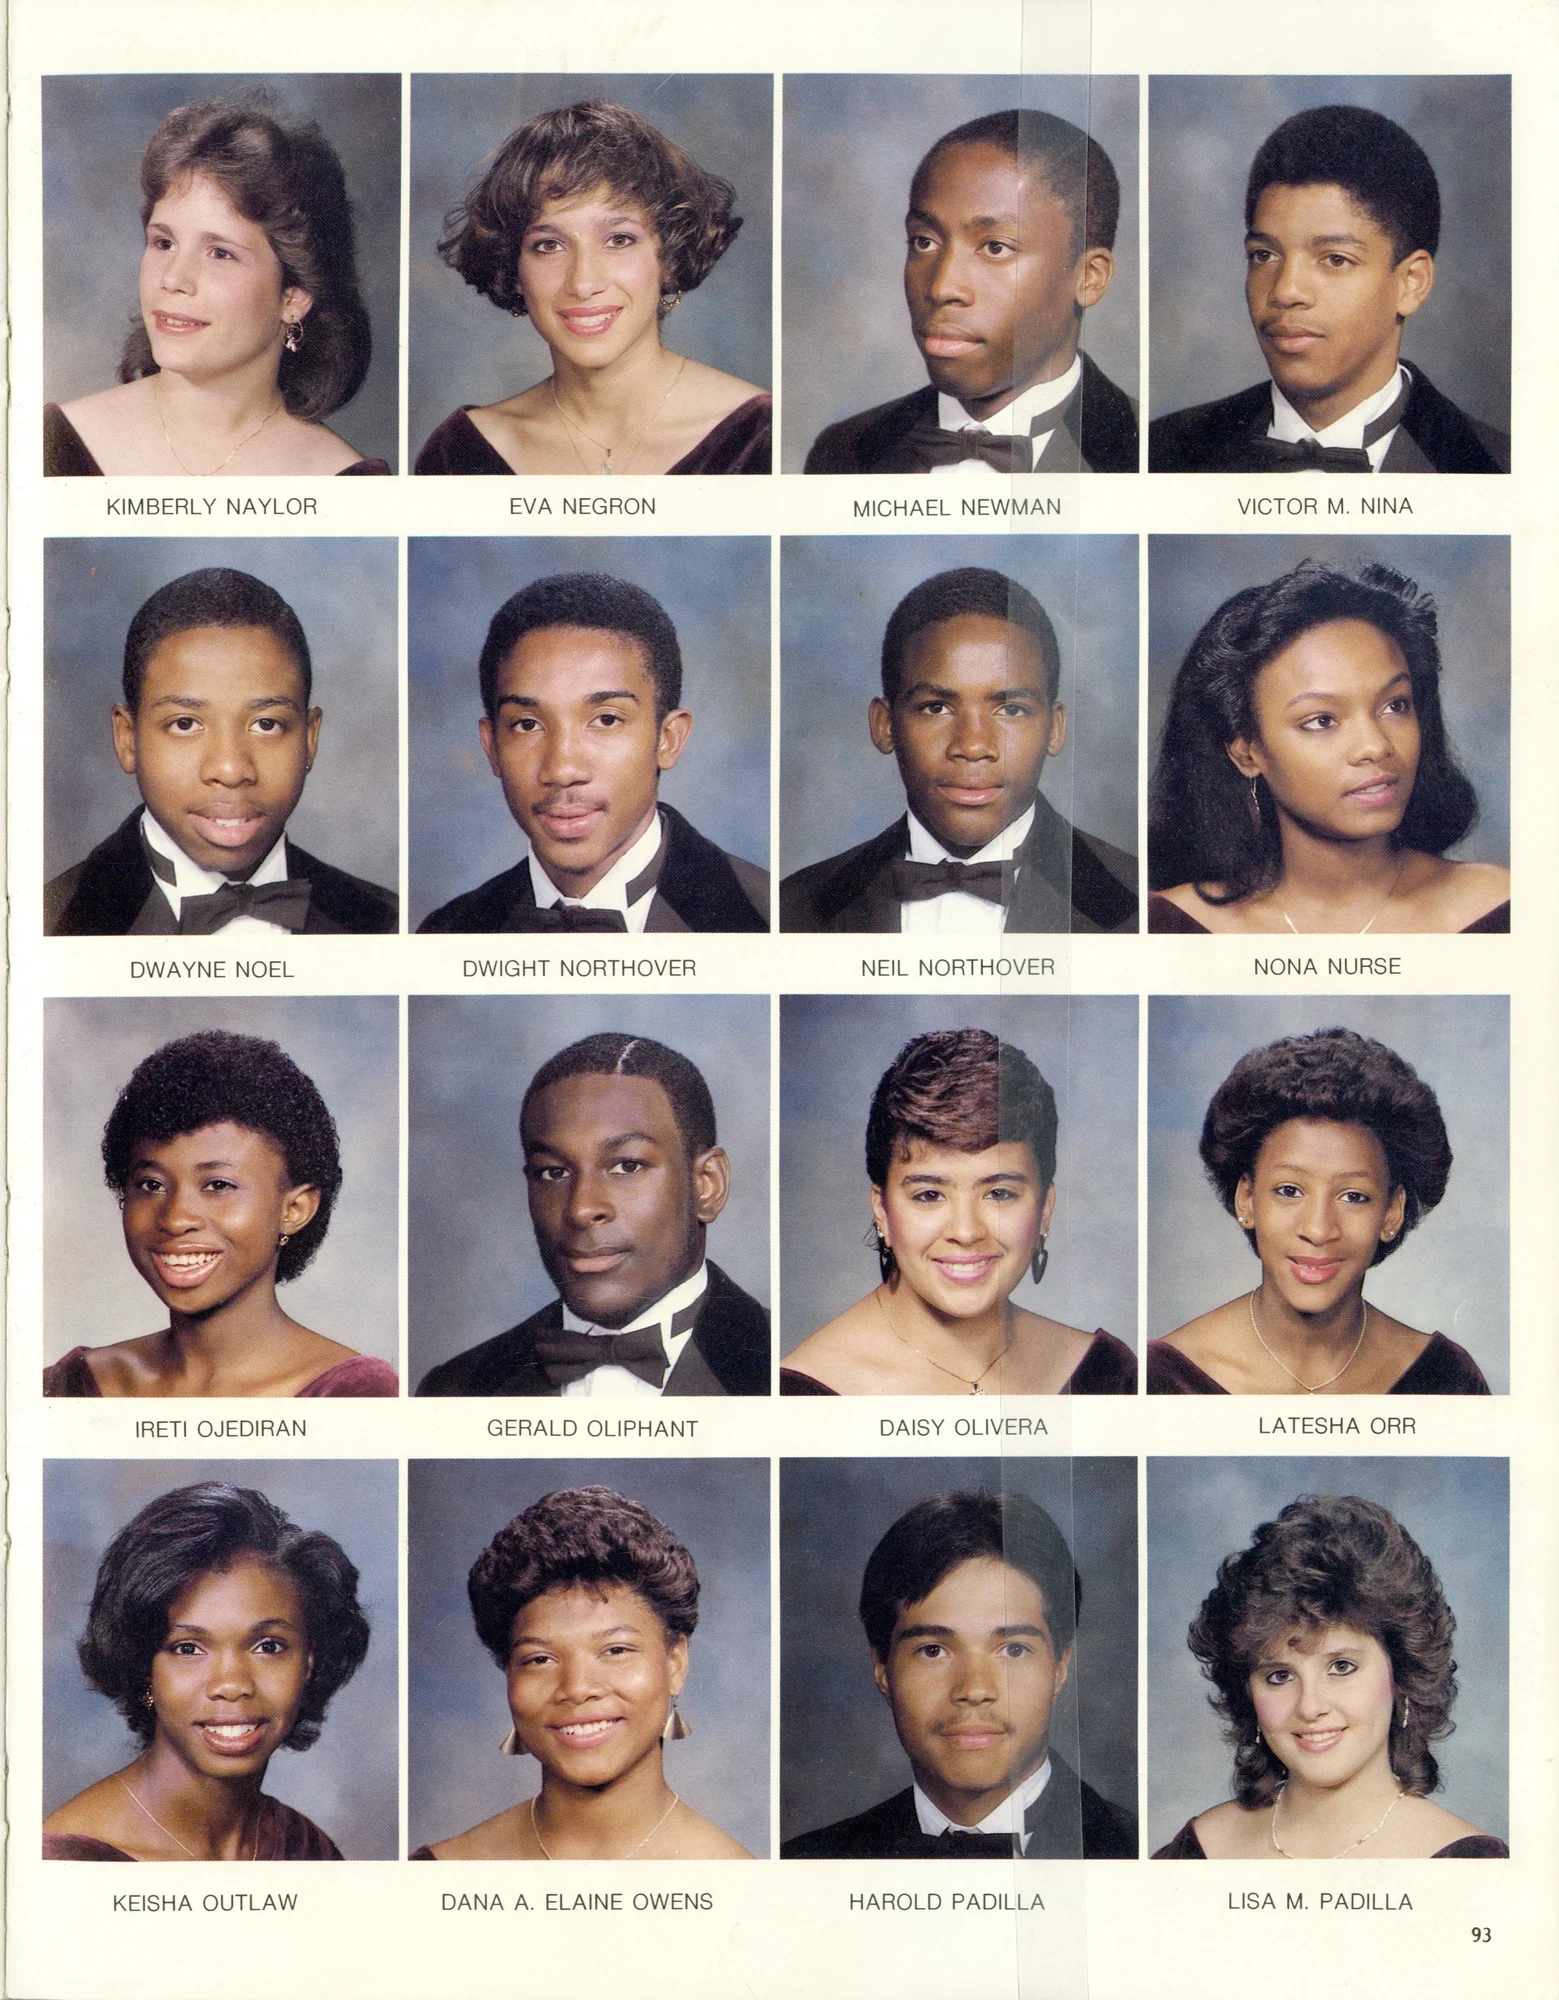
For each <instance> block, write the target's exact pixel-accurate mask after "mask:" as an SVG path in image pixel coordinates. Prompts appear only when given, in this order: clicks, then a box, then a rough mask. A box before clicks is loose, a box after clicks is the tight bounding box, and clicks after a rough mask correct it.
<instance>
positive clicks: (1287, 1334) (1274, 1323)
mask: <svg viewBox="0 0 1559 2000" xmlns="http://www.w3.org/2000/svg"><path fill="white" fill-rule="evenodd" d="M1256 1317H1257V1320H1258V1321H1259V1323H1260V1326H1261V1337H1262V1339H1263V1340H1264V1341H1265V1342H1266V1343H1267V1345H1268V1346H1269V1347H1272V1348H1276V1350H1277V1351H1278V1353H1280V1354H1285V1355H1286V1356H1287V1358H1288V1359H1289V1360H1291V1361H1295V1360H1300V1359H1302V1358H1304V1357H1310V1358H1312V1359H1314V1358H1317V1357H1322V1356H1329V1355H1333V1354H1335V1355H1336V1357H1337V1358H1338V1360H1341V1359H1342V1357H1343V1356H1344V1355H1345V1354H1347V1352H1348V1351H1349V1349H1350V1348H1351V1347H1353V1345H1354V1344H1355V1342H1356V1341H1357V1340H1358V1338H1359V1333H1360V1330H1361V1328H1362V1326H1363V1323H1364V1287H1363V1285H1362V1284H1360V1285H1358V1286H1357V1287H1355V1288H1353V1289H1351V1290H1349V1291H1347V1292H1345V1293H1344V1294H1343V1296H1342V1297H1341V1298H1340V1299H1339V1300H1338V1301H1337V1303H1336V1305H1334V1306H1328V1307H1326V1308H1325V1309H1324V1310H1322V1311H1319V1312H1313V1313H1305V1312H1298V1311H1296V1310H1295V1308H1294V1307H1293V1306H1291V1305H1290V1304H1289V1303H1288V1301H1287V1300H1286V1299H1285V1298H1284V1297H1283V1296H1282V1294H1281V1293H1280V1292H1279V1291H1278V1289H1277V1287H1276V1286H1275V1285H1270V1284H1268V1282H1267V1280H1266V1278H1265V1277H1263V1278H1262V1281H1261V1283H1260V1285H1259V1286H1258V1287H1257V1289H1256ZM1299 1372H1300V1373H1301V1374H1303V1373H1304V1372H1305V1371H1304V1370H1303V1368H1301V1369H1300V1371H1299Z"/></svg>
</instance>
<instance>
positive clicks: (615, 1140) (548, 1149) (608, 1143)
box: [525, 1132, 663, 1160]
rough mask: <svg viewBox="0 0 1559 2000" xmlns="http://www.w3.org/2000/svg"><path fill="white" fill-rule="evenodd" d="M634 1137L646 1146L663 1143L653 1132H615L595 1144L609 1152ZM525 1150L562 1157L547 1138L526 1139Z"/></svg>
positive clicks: (629, 1141) (560, 1149)
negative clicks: (608, 1137)
mask: <svg viewBox="0 0 1559 2000" xmlns="http://www.w3.org/2000/svg"><path fill="white" fill-rule="evenodd" d="M635 1139H637V1140H639V1141H640V1142H641V1144H643V1145H646V1146H659V1145H661V1144H662V1143H663V1142H662V1141H661V1140H659V1139H657V1138H656V1136H655V1134H654V1133H653V1132H617V1133H615V1134H614V1135H613V1136H612V1137H611V1138H610V1139H598V1140H597V1141H596V1144H597V1145H598V1146H599V1147H600V1149H601V1150H602V1151H603V1152H609V1151H610V1150H611V1148H612V1147H613V1146H627V1145H631V1144H632V1142H633V1141H634V1140H635ZM525 1150H526V1152H527V1153H551V1154H552V1155H553V1156H554V1157H555V1158H556V1159H560V1160H561V1159H562V1158H563V1157H564V1155H563V1149H562V1148H561V1147H560V1146H554V1145H553V1144H552V1143H551V1142H550V1141H549V1140H547V1139H531V1140H529V1141H527V1143H526V1147H525Z"/></svg>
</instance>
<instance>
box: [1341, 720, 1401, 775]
mask: <svg viewBox="0 0 1559 2000" xmlns="http://www.w3.org/2000/svg"><path fill="white" fill-rule="evenodd" d="M1391 751H1392V742H1391V738H1390V737H1389V736H1388V735H1387V734H1386V727H1385V724H1384V723H1383V722H1382V721H1381V719H1380V717H1379V716H1378V715H1376V714H1375V713H1374V711H1373V710H1372V711H1371V712H1370V713H1369V714H1368V715H1364V716H1361V717H1359V718H1358V719H1357V720H1356V721H1355V723H1354V726H1353V728H1352V729H1351V730H1350V731H1349V737H1348V758H1349V762H1350V763H1354V764H1378V763H1380V762H1381V761H1382V760H1383V759H1384V758H1387V757H1389V756H1390V755H1391Z"/></svg>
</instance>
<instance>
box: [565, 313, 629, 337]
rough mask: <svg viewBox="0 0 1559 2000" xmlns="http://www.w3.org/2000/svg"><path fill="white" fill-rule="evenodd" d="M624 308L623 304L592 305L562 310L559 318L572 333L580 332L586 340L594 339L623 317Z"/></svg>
mask: <svg viewBox="0 0 1559 2000" xmlns="http://www.w3.org/2000/svg"><path fill="white" fill-rule="evenodd" d="M622 310H623V309H622V307H621V306H600V307H591V308H589V309H588V310H586V309H583V308H581V309H577V310H575V311H573V312H560V313H559V314H558V318H559V319H560V320H561V321H562V322H563V324H564V325H565V326H566V327H567V328H568V330H569V332H570V333H575V334H578V335H579V336H580V337H581V338H582V339H585V340H594V339H596V338H597V337H598V336H599V335H601V334H603V333H605V332H606V331H607V330H608V329H609V328H610V327H612V326H615V325H616V323H617V321H618V320H619V319H620V318H621V317H622Z"/></svg>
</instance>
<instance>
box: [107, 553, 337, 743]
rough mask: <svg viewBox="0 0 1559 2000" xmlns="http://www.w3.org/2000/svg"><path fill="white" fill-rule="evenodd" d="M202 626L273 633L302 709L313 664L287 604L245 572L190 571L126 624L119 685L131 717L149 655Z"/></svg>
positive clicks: (167, 585) (294, 614) (153, 596)
mask: <svg viewBox="0 0 1559 2000" xmlns="http://www.w3.org/2000/svg"><path fill="white" fill-rule="evenodd" d="M203 625H217V626H222V627H225V628H228V629H232V628H235V627H239V626H242V627H245V628H253V629H256V630H258V631H262V632H274V633H275V635H276V637H277V638H278V639H280V641H281V642H282V644H283V645H284V646H285V647H286V648H287V650H288V652H289V653H291V655H292V657H293V658H294V660H296V661H297V663H298V672H299V674H300V675H301V676H302V677H303V700H304V704H305V706H306V705H307V703H308V699H309V696H310V695H311V694H312V693H313V690H314V664H313V661H312V660H311V659H310V658H309V642H308V640H307V639H306V638H305V637H304V633H303V626H302V623H301V621H300V620H299V618H298V614H297V612H296V611H294V610H293V608H292V606H291V605H290V604H289V603H288V602H287V600H286V598H285V597H283V596H282V595H281V593H280V591H277V590H273V589H272V588H271V586H270V585H269V584H268V583H262V582H261V581H260V579H259V577H257V576H250V575H249V573H248V571H247V570H241V569H192V570H189V571H188V572H187V573H186V574H185V575H183V576H176V577H174V579H173V581H172V582H171V583H165V584H164V585H163V586H162V588H161V589H160V590H154V591H153V592H152V594H151V596H150V597H148V598H147V600H146V602H145V603H144V604H143V605H142V606H141V608H140V610H139V611H137V612H136V614H135V616H134V617H133V618H132V619H131V620H130V629H129V631H128V632H127V633H126V634H125V656H124V671H123V674H122V675H121V679H120V685H121V687H122V688H123V691H124V703H125V707H126V708H127V709H129V711H130V713H131V714H132V715H134V714H135V713H136V711H137V710H138V709H139V707H140V705H141V689H142V688H143V687H144V686H145V684H146V666H147V662H148V661H149V660H150V659H151V656H152V654H153V653H155V652H156V650H157V648H158V647H159V646H160V645H161V644H162V643H163V641H164V640H165V639H173V638H176V637H177V636H178V634H179V633H180V632H194V631H197V630H198V629H199V628H200V627H201V626H203Z"/></svg>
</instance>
